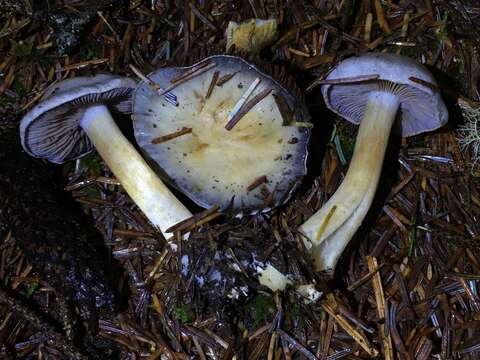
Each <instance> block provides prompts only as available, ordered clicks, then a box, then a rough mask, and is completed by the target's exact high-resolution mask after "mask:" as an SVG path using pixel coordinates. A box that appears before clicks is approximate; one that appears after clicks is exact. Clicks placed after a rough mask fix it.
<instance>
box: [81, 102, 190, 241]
mask: <svg viewBox="0 0 480 360" xmlns="http://www.w3.org/2000/svg"><path fill="white" fill-rule="evenodd" d="M80 126H81V127H82V128H83V130H84V131H85V133H86V134H87V135H88V137H89V139H90V140H91V141H92V143H93V145H95V148H96V150H97V151H98V153H99V154H100V156H101V157H102V159H103V160H104V161H105V163H106V164H107V165H108V167H109V168H110V170H111V171H112V172H113V174H114V175H115V177H116V178H117V180H118V181H119V182H120V183H121V184H122V186H123V188H124V189H125V191H126V192H127V193H128V195H130V197H131V198H132V200H133V201H134V202H135V203H136V204H137V205H138V207H139V208H140V209H141V210H142V211H143V213H144V214H145V215H146V216H147V218H148V219H149V220H150V221H151V222H152V224H153V225H155V226H158V228H159V229H160V230H161V231H162V233H163V234H164V235H165V236H166V237H167V234H165V230H166V229H168V228H169V227H171V226H173V225H175V224H177V223H179V222H180V221H182V220H185V219H187V218H189V217H191V216H192V214H191V213H190V211H188V209H187V208H186V207H185V206H184V205H183V204H182V203H181V202H180V201H179V200H177V198H176V197H175V196H174V195H173V194H172V193H171V192H170V190H169V189H168V188H167V186H166V185H165V184H164V183H163V182H162V181H161V180H160V179H159V178H158V176H157V175H156V174H155V173H154V172H153V170H152V169H151V168H150V167H149V166H148V165H147V163H146V162H145V160H144V159H143V158H142V157H141V156H140V154H139V153H138V152H137V151H136V150H135V148H134V147H133V146H132V144H131V143H130V142H129V141H128V140H127V139H126V138H125V136H123V134H122V132H121V131H120V129H119V128H118V127H117V125H116V124H115V121H114V120H113V119H112V116H111V115H110V112H109V111H108V109H107V108H106V107H105V106H104V105H95V106H91V107H89V108H88V109H87V110H86V111H85V114H84V116H83V119H82V121H81V123H80Z"/></svg>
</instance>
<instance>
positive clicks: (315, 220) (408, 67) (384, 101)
mask: <svg viewBox="0 0 480 360" xmlns="http://www.w3.org/2000/svg"><path fill="white" fill-rule="evenodd" d="M364 79H369V80H364ZM322 93H323V96H324V99H325V102H326V104H327V106H328V108H330V109H331V110H332V111H333V112H335V113H337V114H338V115H340V116H341V117H343V118H345V119H346V120H348V121H350V122H352V123H354V124H360V128H359V130H358V135H357V139H356V143H355V149H354V153H353V156H352V160H351V162H350V167H349V169H348V172H347V174H346V176H345V179H344V180H343V182H342V183H341V185H340V186H339V188H338V189H337V191H336V192H335V193H334V194H333V196H332V197H331V198H330V199H329V200H328V201H327V202H326V203H325V204H324V205H323V206H322V208H321V209H320V210H319V211H318V212H317V213H315V214H314V215H313V216H312V217H311V218H310V219H308V220H307V221H306V222H305V223H304V224H303V225H302V226H301V227H300V231H301V232H302V233H303V234H304V235H305V237H306V239H305V245H306V246H307V248H309V249H310V252H311V254H312V256H313V258H314V260H315V266H316V269H317V270H318V271H329V272H331V273H332V274H333V272H334V270H335V265H336V263H337V260H338V258H339V256H340V255H341V253H342V251H343V249H344V248H345V247H346V245H347V244H348V242H349V241H350V239H351V238H352V236H353V235H354V234H355V232H356V231H357V229H358V228H359V226H360V225H361V223H362V220H363V218H364V217H365V215H366V214H367V212H368V209H369V208H370V205H371V203H372V200H373V198H374V195H375V191H376V188H377V185H378V181H379V178H380V173H381V169H382V164H383V159H384V155H385V150H386V148H387V143H388V138H389V135H390V130H391V128H392V125H393V123H394V121H395V119H397V121H398V125H399V128H400V129H401V133H402V136H412V135H416V134H419V133H422V132H426V131H431V130H435V129H437V128H439V127H441V126H443V125H445V124H446V123H447V121H448V112H447V109H446V107H445V105H444V103H443V101H442V99H441V96H440V92H439V90H438V87H437V85H436V82H435V79H434V78H433V76H432V75H431V74H430V73H429V71H428V70H427V69H426V68H425V67H423V66H422V65H420V64H418V63H417V62H415V61H414V60H412V59H410V58H407V57H404V56H399V55H394V54H367V55H363V56H360V57H355V58H349V59H347V60H345V61H343V62H342V63H340V64H339V65H338V66H337V67H336V68H335V69H334V70H333V71H332V72H331V73H330V74H329V75H328V77H327V79H326V81H325V85H324V86H323V87H322Z"/></svg>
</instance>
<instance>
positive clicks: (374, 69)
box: [322, 53, 448, 136]
mask: <svg viewBox="0 0 480 360" xmlns="http://www.w3.org/2000/svg"><path fill="white" fill-rule="evenodd" d="M362 78H364V79H366V80H362ZM326 79H327V80H338V82H337V83H333V84H326V85H323V86H322V93H323V97H324V99H325V102H326V104H327V106H328V108H329V109H331V110H332V111H333V112H335V113H337V114H338V115H340V116H341V117H343V118H345V119H346V120H348V121H350V122H352V123H354V124H359V123H360V122H361V119H362V116H363V113H364V109H365V105H366V103H367V102H368V98H369V94H371V93H372V92H373V91H389V92H390V91H391V92H393V93H395V94H396V95H398V98H399V100H400V109H399V112H398V117H399V118H400V124H399V127H400V129H401V134H402V136H412V135H416V134H419V133H422V132H426V131H431V130H435V129H438V128H440V127H442V126H443V125H445V124H446V123H447V121H448V111H447V108H446V106H445V104H444V102H443V100H442V98H441V95H440V91H439V89H438V86H437V82H436V81H435V78H434V77H433V76H432V74H431V73H430V72H429V71H428V70H427V69H426V68H425V67H424V66H423V65H421V64H419V63H418V62H416V61H415V60H413V59H411V58H408V57H405V56H401V55H396V54H385V53H368V54H365V55H362V56H359V57H352V58H348V59H346V60H344V61H342V62H341V63H340V64H338V65H337V66H336V67H335V68H334V69H333V70H332V71H331V72H330V73H329V74H328V76H327V78H326ZM357 79H358V80H357Z"/></svg>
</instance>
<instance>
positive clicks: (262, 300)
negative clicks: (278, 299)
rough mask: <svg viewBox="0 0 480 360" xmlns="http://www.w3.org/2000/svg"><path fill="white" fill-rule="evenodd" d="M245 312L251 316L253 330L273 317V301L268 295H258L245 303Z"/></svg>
mask: <svg viewBox="0 0 480 360" xmlns="http://www.w3.org/2000/svg"><path fill="white" fill-rule="evenodd" d="M246 310H247V311H248V313H250V315H251V316H252V320H253V323H252V326H253V328H257V327H258V326H260V325H262V324H263V323H265V322H266V321H268V320H270V319H271V318H272V317H273V314H275V301H274V299H273V297H271V296H269V295H264V294H258V295H257V296H255V297H254V298H253V299H252V300H251V301H249V302H248V303H247V306H246Z"/></svg>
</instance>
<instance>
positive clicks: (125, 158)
mask: <svg viewBox="0 0 480 360" xmlns="http://www.w3.org/2000/svg"><path fill="white" fill-rule="evenodd" d="M135 86H136V82H135V81H134V80H132V79H129V78H126V77H119V76H113V75H97V76H93V77H79V78H74V79H69V80H65V81H62V82H60V83H58V84H57V85H56V86H55V87H54V88H53V89H51V90H50V91H49V92H47V93H46V96H45V97H44V98H43V99H42V102H41V103H40V104H38V105H37V106H35V107H34V108H33V109H32V110H31V111H30V112H28V113H27V114H26V115H25V116H24V117H23V119H22V121H21V123H20V137H21V143H22V146H23V148H24V149H25V151H27V152H28V153H29V154H30V155H32V156H34V157H37V158H44V159H47V160H49V161H51V162H53V163H57V164H61V163H63V162H66V161H69V160H73V159H76V158H79V157H81V156H83V155H85V154H87V153H89V152H90V151H92V150H93V148H94V147H95V148H96V150H97V151H98V153H99V154H100V156H101V157H102V158H103V160H104V161H105V163H106V164H107V165H108V167H109V168H110V170H111V171H112V172H113V174H114V175H115V177H116V178H117V179H118V180H119V181H120V183H121V184H122V186H123V188H124V189H125V191H126V192H127V193H128V194H129V195H130V197H131V198H132V200H133V201H134V202H135V203H136V204H137V205H138V207H139V208H140V209H141V210H142V211H143V212H144V214H145V215H146V216H147V218H148V219H149V220H150V221H151V222H152V223H153V224H154V225H156V226H158V227H159V228H160V230H161V231H162V232H164V231H165V230H166V229H167V228H169V227H171V226H172V225H174V224H176V223H178V222H180V221H182V220H185V219H186V218H189V217H191V216H192V214H191V213H190V212H189V211H188V210H187V209H186V208H185V207H184V206H183V205H182V204H181V203H180V202H179V201H178V200H177V199H176V198H175V196H174V195H173V194H172V193H171V192H170V190H169V189H168V188H167V187H166V186H165V185H164V184H163V183H162V181H161V180H160V179H159V178H158V177H157V176H156V174H155V173H154V172H153V171H152V170H151V169H150V167H149V166H148V165H147V163H146V162H145V160H144V159H143V158H142V157H141V155H140V154H139V153H138V152H137V151H136V150H135V148H134V147H133V146H132V144H130V142H129V141H128V140H127V139H126V138H125V136H123V134H122V133H121V131H120V129H119V128H118V127H117V125H116V124H115V122H114V120H113V118H112V116H111V115H110V110H109V109H111V110H112V111H117V112H120V113H124V114H129V113H130V112H131V93H132V90H133V88H134V87H135Z"/></svg>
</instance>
